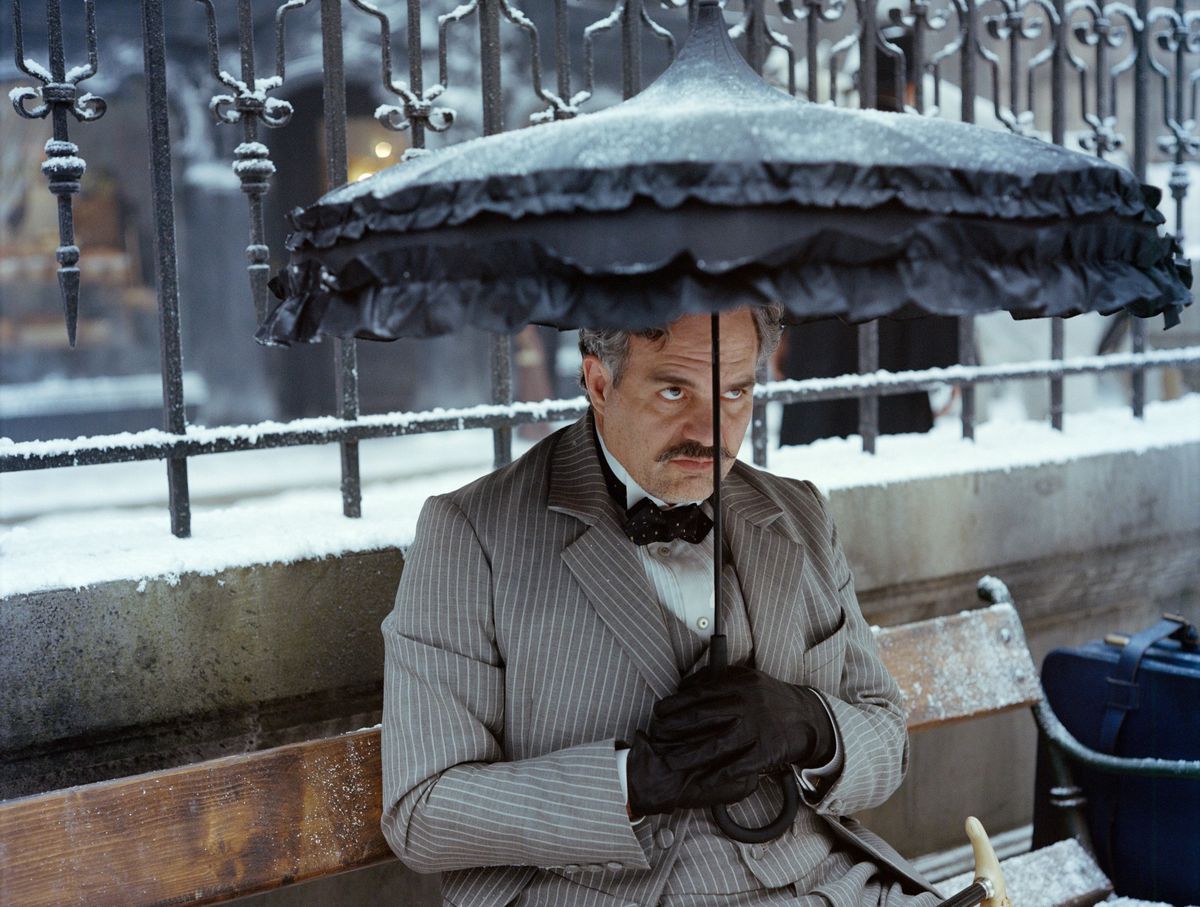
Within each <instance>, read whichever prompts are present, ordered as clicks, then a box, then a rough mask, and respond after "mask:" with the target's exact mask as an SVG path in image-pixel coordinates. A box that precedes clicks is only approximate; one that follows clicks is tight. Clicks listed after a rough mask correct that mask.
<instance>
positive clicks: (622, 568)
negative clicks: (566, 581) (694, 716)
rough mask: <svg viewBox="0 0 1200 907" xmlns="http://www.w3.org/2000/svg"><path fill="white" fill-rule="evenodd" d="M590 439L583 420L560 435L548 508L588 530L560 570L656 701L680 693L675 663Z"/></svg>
mask: <svg viewBox="0 0 1200 907" xmlns="http://www.w3.org/2000/svg"><path fill="white" fill-rule="evenodd" d="M592 431H593V429H592V422H591V414H590V413H589V414H588V415H587V416H586V417H584V418H583V419H580V420H579V421H578V422H576V423H575V424H574V425H572V426H571V427H570V428H568V429H567V430H566V431H565V432H564V433H563V435H562V438H561V439H560V441H559V443H558V446H557V447H556V449H555V451H554V454H553V458H552V462H551V468H550V489H549V496H548V501H547V504H548V506H549V508H550V509H551V510H555V511H558V512H559V513H564V514H568V515H569V516H573V517H575V518H576V519H578V520H581V521H582V522H584V523H585V524H587V529H585V530H584V531H583V533H582V534H581V535H580V536H579V537H578V538H577V539H575V541H573V542H572V543H570V544H569V545H567V547H566V548H564V549H563V552H562V559H563V563H564V564H566V566H567V569H568V570H570V571H571V574H572V575H573V576H574V577H575V579H576V580H577V581H578V582H579V584H580V586H581V587H582V589H583V593H584V595H585V596H586V597H587V600H588V602H589V603H590V604H591V606H592V607H593V608H594V609H595V611H596V613H597V614H598V615H599V616H600V619H601V620H603V621H604V623H605V625H606V626H607V627H608V628H609V629H610V630H612V632H613V634H614V635H615V636H616V638H617V640H618V641H619V642H620V643H621V645H622V646H623V647H624V649H625V651H626V653H627V654H628V655H629V657H630V658H631V659H632V660H633V663H634V664H635V665H636V666H637V669H638V671H639V672H640V673H641V674H642V676H643V677H644V678H645V679H646V682H647V683H648V684H649V685H650V688H651V689H652V690H653V691H654V694H655V695H656V696H658V697H659V698H660V699H661V698H662V697H664V696H669V695H671V694H672V693H674V692H675V690H676V689H677V688H678V686H679V671H678V669H677V668H676V666H675V655H674V652H673V650H672V649H671V641H670V638H669V636H668V633H667V626H666V623H665V622H664V620H663V615H662V609H661V608H660V607H659V605H658V602H657V600H656V599H655V595H654V590H653V589H652V588H651V586H650V581H649V579H647V577H646V571H645V569H644V568H643V567H642V563H641V560H640V559H639V558H638V555H637V551H636V549H635V548H634V546H633V544H632V543H631V542H630V541H629V539H628V538H626V537H625V533H624V532H623V531H622V530H621V523H620V521H621V519H622V517H623V514H622V512H621V510H620V509H619V508H618V506H617V504H616V502H615V501H613V499H612V496H611V495H610V494H609V492H608V488H607V487H606V486H605V484H604V476H603V474H602V473H601V471H600V461H599V456H600V453H599V451H598V450H597V448H596V443H595V441H594V439H593V434H592Z"/></svg>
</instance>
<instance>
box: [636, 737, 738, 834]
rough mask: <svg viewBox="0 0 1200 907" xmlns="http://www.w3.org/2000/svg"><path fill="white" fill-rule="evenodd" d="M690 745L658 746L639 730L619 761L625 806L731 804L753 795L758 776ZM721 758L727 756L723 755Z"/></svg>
mask: <svg viewBox="0 0 1200 907" xmlns="http://www.w3.org/2000/svg"><path fill="white" fill-rule="evenodd" d="M709 755H710V754H705V753H704V752H702V751H697V750H695V749H694V748H693V747H691V746H686V745H685V746H680V745H679V744H670V745H661V744H657V743H655V741H654V740H653V739H652V738H651V737H650V736H649V735H648V734H645V733H643V732H642V731H638V732H637V735H636V736H635V737H634V741H633V746H631V747H630V749H629V758H628V761H627V762H626V763H625V770H626V774H625V777H626V780H627V782H628V785H629V809H630V811H631V812H632V814H633V815H634V816H650V815H654V814H655V813H669V812H672V811H673V810H675V809H698V808H702V807H708V806H715V805H717V804H718V803H737V802H738V801H739V800H744V799H745V798H746V797H748V796H750V794H751V793H753V791H754V789H755V788H756V787H757V786H758V775H757V774H752V775H747V774H746V773H744V772H742V771H740V770H735V771H733V772H731V771H729V769H728V768H727V767H726V766H724V765H722V763H721V758H720V757H718V758H717V759H712V758H708V756H709ZM725 758H726V760H727V759H728V757H727V756H726V757H725Z"/></svg>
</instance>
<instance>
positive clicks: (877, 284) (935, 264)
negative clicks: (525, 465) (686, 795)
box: [258, 0, 1191, 840]
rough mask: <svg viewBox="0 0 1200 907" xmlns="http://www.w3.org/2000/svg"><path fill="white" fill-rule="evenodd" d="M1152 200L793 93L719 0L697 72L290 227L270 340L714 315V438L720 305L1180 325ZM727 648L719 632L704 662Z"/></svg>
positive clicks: (814, 314)
mask: <svg viewBox="0 0 1200 907" xmlns="http://www.w3.org/2000/svg"><path fill="white" fill-rule="evenodd" d="M1158 200H1159V192H1158V190H1156V189H1153V188H1150V187H1145V186H1141V185H1139V184H1138V182H1137V180H1136V179H1135V178H1134V177H1133V175H1132V174H1131V173H1129V171H1127V170H1125V169H1123V168H1121V167H1118V166H1115V165H1113V164H1111V163H1108V162H1106V161H1103V160H1100V159H1097V158H1094V157H1090V156H1087V155H1084V154H1080V153H1077V152H1072V151H1068V150H1066V149H1064V148H1061V147H1059V146H1056V145H1051V144H1046V143H1044V142H1041V141H1038V140H1035V139H1030V138H1025V137H1021V136H1017V135H1012V134H1009V133H1003V132H992V131H988V130H984V129H981V128H978V127H974V126H969V125H965V124H960V123H951V122H945V121H941V120H936V119H928V118H923V117H919V116H915V115H909V114H892V113H882V112H877V111H856V110H846V109H838V108H834V107H829V106H822V105H817V104H811V103H807V102H804V101H799V100H796V99H794V98H792V97H789V96H788V95H786V94H783V93H782V92H780V91H777V90H776V89H774V88H771V87H770V86H768V85H767V84H766V83H765V82H763V81H762V79H761V78H760V77H759V76H758V75H757V74H756V73H755V72H754V71H753V70H752V69H751V68H750V67H749V66H748V65H747V64H746V63H745V62H744V61H743V60H742V58H741V56H740V54H739V53H738V52H737V50H736V48H734V46H733V44H732V42H731V41H730V40H729V37H728V35H727V33H726V28H725V23H724V19H723V17H722V14H721V11H720V8H719V6H718V4H717V2H716V0H700V3H699V4H698V7H697V12H696V21H695V24H694V27H693V30H692V33H691V35H690V36H689V37H688V40H687V42H686V44H685V45H684V47H683V48H682V49H681V51H680V53H679V55H678V57H677V58H676V59H675V61H674V62H673V63H672V64H671V66H670V67H669V68H668V69H667V71H666V72H665V73H664V74H663V75H662V76H661V77H660V78H659V79H658V80H657V81H656V82H655V83H654V84H653V85H651V86H650V87H649V88H647V89H646V90H645V91H643V92H642V93H641V94H639V95H637V96H636V97H634V98H632V99H630V100H628V101H626V102H624V103H623V104H620V105H618V106H616V107H613V108H611V109H608V110H605V111H602V112H600V113H596V114H593V115H589V116H586V117H581V118H578V119H572V120H566V121H561V122H556V123H552V124H549V125H545V126H539V127H536V128H532V129H525V130H520V131H516V132H509V133H504V134H501V135H495V136H490V137H486V138H482V139H477V140H474V141H469V142H463V143H461V144H458V145H455V146H452V147H449V148H446V149H444V150H441V151H437V152H434V153H432V154H428V155H426V156H423V157H420V158H416V159H414V160H413V161H411V162H408V163H404V164H401V165H398V166H396V167H392V168H390V169H388V170H385V171H382V172H380V173H378V174H376V175H374V176H372V177H370V178H368V179H366V180H363V181H361V182H357V183H354V184H351V185H348V186H344V187H342V188H340V189H337V190H335V191H333V192H331V193H329V194H328V195H326V196H324V197H323V198H322V199H320V200H319V201H318V202H317V203H316V204H314V205H312V206H310V207H308V208H306V209H303V210H297V211H295V212H293V214H292V223H293V226H294V227H295V232H293V233H292V235H291V236H290V238H289V242H288V245H289V248H290V249H291V252H292V254H291V261H290V263H289V265H288V267H287V269H286V270H285V271H283V272H282V273H281V274H280V275H279V276H278V277H276V278H275V279H274V280H273V281H272V287H273V289H274V291H275V292H276V294H277V295H278V296H280V298H281V300H282V301H281V302H280V303H279V305H277V306H276V307H275V309H274V310H273V311H272V312H271V314H270V315H269V316H268V317H267V319H266V321H265V322H264V323H263V325H262V326H261V328H260V330H259V333H258V339H259V340H260V342H262V343H266V344H272V345H288V344H291V343H296V342H304V341H311V340H315V339H318V338H319V337H320V336H322V335H326V336H335V337H343V338H346V337H359V338H365V339H376V340H390V339H395V338H398V337H429V336H434V335H438V334H444V333H447V332H450V331H453V330H456V329H458V328H460V327H462V326H463V325H467V324H470V325H473V326H475V327H478V328H484V329H488V330H493V331H511V330H515V329H518V328H520V327H522V326H524V325H526V324H529V323H537V324H546V325H553V326H557V327H560V328H573V327H579V326H589V327H600V328H604V327H607V328H630V329H642V328H648V327H652V326H657V325H662V324H666V323H669V322H671V321H674V320H675V319H676V318H678V317H680V316H682V315H685V314H698V313H714V317H713V319H712V321H713V363H714V366H713V380H714V391H713V398H714V415H713V418H714V421H716V420H718V419H719V415H720V414H719V406H718V405H717V402H716V401H718V400H719V397H720V394H719V392H718V389H717V388H716V387H715V385H716V383H717V373H718V370H717V367H716V363H717V361H718V357H719V337H718V332H717V318H716V317H715V313H716V312H718V311H721V310H730V309H734V308H739V307H741V306H745V305H748V304H761V303H765V302H780V303H782V304H783V305H784V307H785V309H786V311H787V313H788V315H789V317H790V319H791V320H794V321H805V320H812V319H816V318H823V317H829V316H839V317H842V318H843V319H845V320H848V321H866V320H869V319H873V318H878V317H883V316H888V315H893V314H897V313H905V314H911V313H921V312H924V313H929V314H937V315H957V316H963V315H975V314H980V313H983V312H989V311H995V310H1000V309H1003V310H1007V311H1009V312H1012V313H1013V314H1014V315H1015V316H1017V317H1035V316H1050V315H1058V316H1067V315H1072V314H1076V313H1079V312H1085V311H1096V312H1103V313H1111V312H1116V311H1118V310H1121V309H1125V310H1127V311H1129V312H1130V313H1131V314H1133V315H1138V316H1143V317H1145V316H1150V315H1154V314H1159V313H1162V314H1164V315H1165V317H1166V320H1167V322H1168V325H1169V324H1170V323H1171V322H1172V321H1174V320H1178V310H1179V308H1180V307H1182V306H1183V305H1186V304H1188V303H1189V302H1190V301H1191V299H1190V294H1189V292H1188V289H1187V287H1188V286H1189V285H1190V280H1191V276H1190V270H1189V269H1188V267H1187V263H1186V262H1184V261H1182V260H1181V259H1180V258H1179V254H1178V251H1179V250H1178V246H1177V244H1176V243H1175V241H1174V240H1173V239H1172V238H1171V237H1169V236H1165V235H1162V234H1160V231H1159V226H1160V224H1161V223H1162V221H1163V218H1162V217H1161V216H1160V215H1159V214H1158V212H1157V211H1156V210H1155V209H1156V205H1157V203H1158ZM717 437H719V431H718V434H717ZM716 448H717V457H716V462H715V463H714V472H715V488H714V501H713V504H714V511H715V520H714V522H715V531H716V533H717V534H716V538H718V539H719V538H720V517H721V508H720V498H719V494H720V482H719V477H720V473H721V465H720V455H719V454H720V445H719V444H718V445H716ZM714 552H715V557H716V558H717V564H716V570H715V577H716V579H717V581H716V583H715V595H716V602H715V603H716V611H715V616H716V618H717V619H719V616H720V614H721V605H720V595H721V588H720V576H721V566H720V558H721V552H722V546H721V545H720V544H716V545H714ZM723 643H724V638H723V636H721V635H720V631H719V628H718V627H717V626H715V621H714V635H713V642H712V650H711V655H710V659H711V660H710V663H714V664H717V663H723V651H724V649H723ZM782 780H783V781H784V790H785V797H786V802H787V807H788V808H787V810H785V813H784V814H782V815H781V816H780V817H779V819H778V820H776V822H774V823H772V824H771V825H770V826H767V827H766V828H764V829H743V828H740V827H738V826H736V825H734V824H733V822H732V821H731V820H730V819H729V817H728V814H727V813H726V812H725V811H724V809H723V808H718V809H717V810H715V811H714V815H715V817H716V819H717V821H718V824H720V825H721V827H722V829H723V830H724V831H725V832H726V833H727V834H729V835H731V836H732V837H735V838H737V839H738V840H769V839H770V838H772V837H775V836H777V835H778V834H780V833H782V831H784V830H786V829H787V828H788V827H790V825H791V823H792V820H793V819H794V817H795V810H796V808H797V803H798V796H797V791H796V786H795V781H794V778H793V777H792V776H791V774H785V775H783V776H782Z"/></svg>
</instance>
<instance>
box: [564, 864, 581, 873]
mask: <svg viewBox="0 0 1200 907" xmlns="http://www.w3.org/2000/svg"><path fill="white" fill-rule="evenodd" d="M579 868H580V867H579V864H578V863H568V864H567V865H566V866H564V867H563V872H566V873H570V874H571V875H574V874H575V873H577V872H579Z"/></svg>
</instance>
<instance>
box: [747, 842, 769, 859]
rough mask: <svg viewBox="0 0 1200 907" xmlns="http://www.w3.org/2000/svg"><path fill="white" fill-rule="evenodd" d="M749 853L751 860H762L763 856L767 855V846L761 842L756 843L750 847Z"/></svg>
mask: <svg viewBox="0 0 1200 907" xmlns="http://www.w3.org/2000/svg"><path fill="white" fill-rule="evenodd" d="M749 853H750V859H751V860H761V859H762V858H763V857H765V856H766V855H767V848H765V847H764V846H763V845H761V844H755V845H754V846H753V847H751V848H750V851H749Z"/></svg>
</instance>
